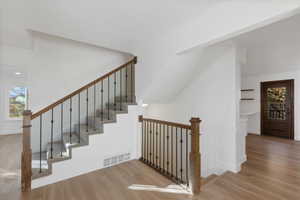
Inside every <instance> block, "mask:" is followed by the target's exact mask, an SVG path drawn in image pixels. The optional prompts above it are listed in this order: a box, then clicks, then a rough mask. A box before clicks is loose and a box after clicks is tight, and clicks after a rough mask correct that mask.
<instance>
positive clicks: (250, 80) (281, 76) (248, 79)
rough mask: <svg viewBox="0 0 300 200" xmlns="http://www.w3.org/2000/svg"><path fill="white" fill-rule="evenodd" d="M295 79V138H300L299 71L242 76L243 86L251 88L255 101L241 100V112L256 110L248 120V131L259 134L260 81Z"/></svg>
mask: <svg viewBox="0 0 300 200" xmlns="http://www.w3.org/2000/svg"><path fill="white" fill-rule="evenodd" d="M285 79H295V104H294V106H295V140H300V134H299V128H300V127H299V124H300V118H299V115H300V102H299V100H298V98H299V95H300V71H299V70H297V71H290V72H283V73H268V74H261V75H255V76H244V77H243V81H242V85H243V88H253V89H255V92H254V94H253V96H254V98H255V101H249V102H243V104H242V112H257V114H255V115H253V116H251V117H250V118H249V120H248V122H249V123H248V132H249V133H256V134H260V133H261V132H260V83H261V82H264V81H274V80H285Z"/></svg>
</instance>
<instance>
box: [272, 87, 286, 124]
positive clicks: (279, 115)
mask: <svg viewBox="0 0 300 200" xmlns="http://www.w3.org/2000/svg"><path fill="white" fill-rule="evenodd" d="M286 95H287V88H286V87H276V88H268V90H267V97H268V98H267V101H268V102H267V108H268V110H267V112H268V119H270V120H286V117H287V106H286V103H287V102H286Z"/></svg>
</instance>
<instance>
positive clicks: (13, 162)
mask: <svg viewBox="0 0 300 200" xmlns="http://www.w3.org/2000/svg"><path fill="white" fill-rule="evenodd" d="M21 140H22V136H21V134H17V135H5V136H0V196H1V195H3V194H5V193H10V192H14V191H18V190H20V187H21V186H20V185H21V184H20V182H21V177H20V174H21V173H20V172H21V149H22V141H21Z"/></svg>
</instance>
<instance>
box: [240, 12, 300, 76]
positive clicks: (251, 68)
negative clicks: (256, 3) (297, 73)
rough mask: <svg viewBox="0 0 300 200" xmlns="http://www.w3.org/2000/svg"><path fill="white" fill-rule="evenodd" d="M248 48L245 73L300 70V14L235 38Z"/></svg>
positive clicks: (255, 73) (256, 73)
mask: <svg viewBox="0 0 300 200" xmlns="http://www.w3.org/2000/svg"><path fill="white" fill-rule="evenodd" d="M235 41H236V42H237V44H238V46H240V47H242V48H246V49H247V65H244V68H243V70H242V71H243V74H244V75H258V74H265V73H281V72H287V71H293V70H300V15H296V16H294V17H291V18H289V19H286V20H283V21H281V22H277V23H275V24H272V25H269V26H266V27H264V28H261V29H258V30H255V31H252V32H250V33H247V34H244V35H241V36H239V37H237V38H235Z"/></svg>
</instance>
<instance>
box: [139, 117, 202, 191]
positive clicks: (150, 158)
mask: <svg viewBox="0 0 300 200" xmlns="http://www.w3.org/2000/svg"><path fill="white" fill-rule="evenodd" d="M139 122H141V123H142V124H141V128H142V131H141V137H142V138H141V148H142V154H141V159H140V160H141V161H142V162H143V163H145V164H147V165H149V166H150V167H152V168H153V169H155V170H156V171H158V172H159V173H161V174H162V175H164V176H166V177H167V178H169V179H171V180H172V181H174V182H175V183H178V184H183V185H186V186H187V188H188V189H190V190H191V192H192V193H193V194H198V193H199V192H200V187H201V183H200V180H201V178H200V177H201V173H200V169H201V168H200V162H201V156H200V145H199V144H200V131H199V126H200V122H201V121H200V119H199V118H192V119H191V120H190V125H186V124H180V123H173V122H168V121H161V120H156V119H149V118H144V117H143V116H139Z"/></svg>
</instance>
